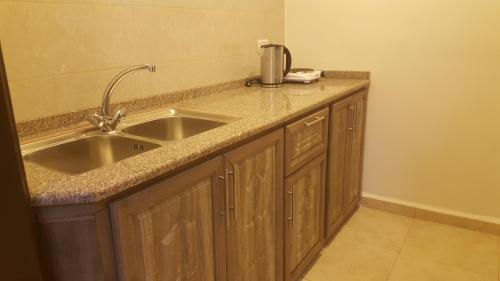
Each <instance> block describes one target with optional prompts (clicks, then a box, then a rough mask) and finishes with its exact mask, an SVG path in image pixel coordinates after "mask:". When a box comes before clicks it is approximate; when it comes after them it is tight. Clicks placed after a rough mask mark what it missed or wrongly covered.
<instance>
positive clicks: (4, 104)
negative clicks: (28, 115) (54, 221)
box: [0, 47, 42, 281]
mask: <svg viewBox="0 0 500 281" xmlns="http://www.w3.org/2000/svg"><path fill="white" fill-rule="evenodd" d="M0 92H1V96H0V147H1V148H2V152H1V153H0V154H1V157H0V167H1V169H0V171H1V176H0V180H1V183H0V192H1V194H2V196H0V208H1V209H0V214H1V220H2V231H0V241H1V246H0V248H1V249H2V250H1V252H2V253H1V254H0V272H1V273H2V276H1V277H0V279H2V280H12V281H18V280H19V281H24V280H29V281H36V280H42V270H41V266H40V262H39V248H38V240H37V237H36V234H35V222H34V217H33V213H32V210H31V205H30V199H29V193H28V190H27V184H26V176H25V173H24V165H23V161H22V158H21V150H20V148H19V139H18V137H17V129H16V122H15V119H14V114H13V109H12V102H11V98H10V93H9V87H8V83H7V75H6V71H5V65H4V61H3V55H2V51H1V47H0Z"/></svg>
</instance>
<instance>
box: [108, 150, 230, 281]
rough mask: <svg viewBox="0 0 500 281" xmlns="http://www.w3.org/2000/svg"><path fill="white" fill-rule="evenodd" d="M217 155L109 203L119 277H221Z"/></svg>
mask: <svg viewBox="0 0 500 281" xmlns="http://www.w3.org/2000/svg"><path fill="white" fill-rule="evenodd" d="M221 174H222V161H221V157H218V158H216V159H213V160H211V161H208V162H205V163H204V164H201V165H199V166H196V167H194V168H192V169H190V170H188V171H186V172H183V173H181V174H179V175H177V176H175V177H173V178H170V179H167V180H164V181H160V182H158V183H156V184H153V185H152V186H150V187H148V188H147V189H145V190H143V191H141V192H138V193H135V194H133V195H131V196H129V197H126V198H125V199H122V200H120V201H118V202H117V203H114V204H112V205H111V212H112V218H113V223H114V232H115V239H116V243H115V245H116V250H117V258H118V259H117V260H118V267H119V275H120V280H123V281H138V280H141V281H142V280H144V281H174V280H193V281H194V280H207V281H211V280H223V278H224V277H225V276H224V272H225V269H224V263H223V262H222V263H220V262H218V261H220V260H224V259H225V251H224V247H225V246H224V243H225V228H224V217H223V216H221V215H220V214H221V212H224V202H223V201H222V200H221V198H222V199H223V198H224V190H223V185H222V184H221V180H220V179H219V175H221Z"/></svg>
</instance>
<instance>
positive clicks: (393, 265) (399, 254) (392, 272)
mask: <svg viewBox="0 0 500 281" xmlns="http://www.w3.org/2000/svg"><path fill="white" fill-rule="evenodd" d="M414 222H415V218H411V223H410V226H409V227H408V230H407V231H406V235H405V239H404V240H403V243H402V244H401V248H400V249H399V251H398V255H397V257H396V260H395V261H394V263H393V264H392V267H391V272H390V274H389V278H388V279H387V280H388V281H390V280H391V277H392V275H393V274H394V269H395V268H396V264H397V263H398V261H399V259H400V258H401V253H402V252H403V247H404V246H405V244H406V241H407V240H408V235H409V234H410V230H411V228H412V227H413V223H414Z"/></svg>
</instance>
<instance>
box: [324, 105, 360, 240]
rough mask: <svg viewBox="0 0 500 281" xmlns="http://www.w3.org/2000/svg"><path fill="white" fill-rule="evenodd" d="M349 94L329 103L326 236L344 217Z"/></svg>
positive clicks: (347, 163) (338, 226)
mask: <svg viewBox="0 0 500 281" xmlns="http://www.w3.org/2000/svg"><path fill="white" fill-rule="evenodd" d="M353 109H354V106H353V104H352V98H346V99H344V100H341V101H339V102H337V103H335V104H333V105H332V110H331V114H332V115H331V122H330V132H331V133H330V143H329V158H328V161H329V171H328V175H329V176H328V184H327V186H326V236H327V237H328V238H330V237H332V235H333V234H334V233H335V232H336V231H337V230H338V229H339V228H340V226H341V225H342V223H343V221H344V218H345V196H346V183H347V176H348V170H349V169H348V165H349V161H348V160H349V154H350V149H349V147H350V136H351V133H350V131H351V130H352V127H351V123H352V122H351V120H352V116H353Z"/></svg>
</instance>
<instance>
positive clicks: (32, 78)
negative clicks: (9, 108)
mask: <svg viewBox="0 0 500 281" xmlns="http://www.w3.org/2000/svg"><path fill="white" fill-rule="evenodd" d="M0 2H1V0H0ZM252 54H253V53H252V52H249V53H241V54H235V55H225V56H216V57H199V58H190V59H178V60H171V61H163V62H158V63H153V64H156V65H159V66H165V65H170V64H177V63H192V62H202V61H210V60H218V59H227V58H236V57H242V56H248V55H252ZM127 67H130V65H125V66H113V67H104V68H99V69H87V70H81V71H72V72H65V73H55V74H49V75H41V76H34V77H29V78H19V79H10V80H8V82H10V83H16V82H24V81H32V80H44V79H53V78H63V77H68V76H72V75H78V74H85V73H93V72H104V71H110V70H122V69H124V68H127Z"/></svg>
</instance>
